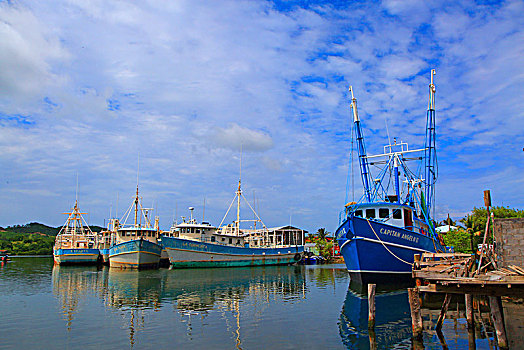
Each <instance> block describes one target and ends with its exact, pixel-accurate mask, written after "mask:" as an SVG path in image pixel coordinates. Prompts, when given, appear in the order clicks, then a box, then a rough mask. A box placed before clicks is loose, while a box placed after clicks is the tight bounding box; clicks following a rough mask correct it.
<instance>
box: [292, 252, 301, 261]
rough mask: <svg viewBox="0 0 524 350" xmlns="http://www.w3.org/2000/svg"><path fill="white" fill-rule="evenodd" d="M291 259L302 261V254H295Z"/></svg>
mask: <svg viewBox="0 0 524 350" xmlns="http://www.w3.org/2000/svg"><path fill="white" fill-rule="evenodd" d="M293 259H295V261H299V260H300V259H302V254H300V253H296V254H295V256H294V257H293Z"/></svg>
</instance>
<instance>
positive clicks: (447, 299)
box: [435, 294, 451, 331]
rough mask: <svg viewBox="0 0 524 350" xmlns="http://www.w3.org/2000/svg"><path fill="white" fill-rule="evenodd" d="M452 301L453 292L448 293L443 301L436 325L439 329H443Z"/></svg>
mask: <svg viewBox="0 0 524 350" xmlns="http://www.w3.org/2000/svg"><path fill="white" fill-rule="evenodd" d="M450 301H451V294H446V297H445V298H444V302H443V303H442V309H440V315H439V317H438V320H437V326H436V327H435V329H436V330H437V331H440V330H441V329H442V323H444V319H445V318H446V312H448V306H449V302H450Z"/></svg>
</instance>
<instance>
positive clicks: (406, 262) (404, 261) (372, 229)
mask: <svg viewBox="0 0 524 350" xmlns="http://www.w3.org/2000/svg"><path fill="white" fill-rule="evenodd" d="M366 221H367V222H368V224H369V227H371V231H373V233H374V234H375V237H377V239H378V240H379V242H380V244H382V246H383V247H384V248H385V249H386V250H387V251H388V252H389V253H390V254H391V255H393V256H394V257H395V258H397V259H398V260H400V261H402V262H403V263H405V264H408V265H411V266H413V263H410V262H408V261H406V260H403V259H401V258H399V257H398V256H396V255H395V253H393V252H392V251H391V250H389V248H388V247H386V245H385V244H384V242H382V240H381V239H380V237H379V236H378V235H377V233H376V232H375V229H374V228H373V226H371V222H369V219H368V218H366Z"/></svg>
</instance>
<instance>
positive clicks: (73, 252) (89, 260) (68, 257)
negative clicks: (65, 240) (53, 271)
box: [53, 248, 100, 265]
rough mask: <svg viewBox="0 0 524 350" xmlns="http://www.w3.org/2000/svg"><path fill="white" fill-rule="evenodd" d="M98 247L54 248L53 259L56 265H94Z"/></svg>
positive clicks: (97, 255)
mask: <svg viewBox="0 0 524 350" xmlns="http://www.w3.org/2000/svg"><path fill="white" fill-rule="evenodd" d="M99 255H100V251H99V250H98V249H88V248H73V249H54V250H53V260H54V262H55V264H57V265H94V264H97V263H98V262H99Z"/></svg>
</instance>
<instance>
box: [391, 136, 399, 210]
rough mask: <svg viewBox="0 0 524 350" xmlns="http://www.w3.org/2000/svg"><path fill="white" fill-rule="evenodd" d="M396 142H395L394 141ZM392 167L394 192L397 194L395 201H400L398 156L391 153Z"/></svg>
mask: <svg viewBox="0 0 524 350" xmlns="http://www.w3.org/2000/svg"><path fill="white" fill-rule="evenodd" d="M395 144H396V142H395ZM393 157H394V158H393V169H394V171H395V174H394V175H395V194H396V196H397V203H400V184H399V173H398V156H397V155H396V154H394V155H393Z"/></svg>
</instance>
